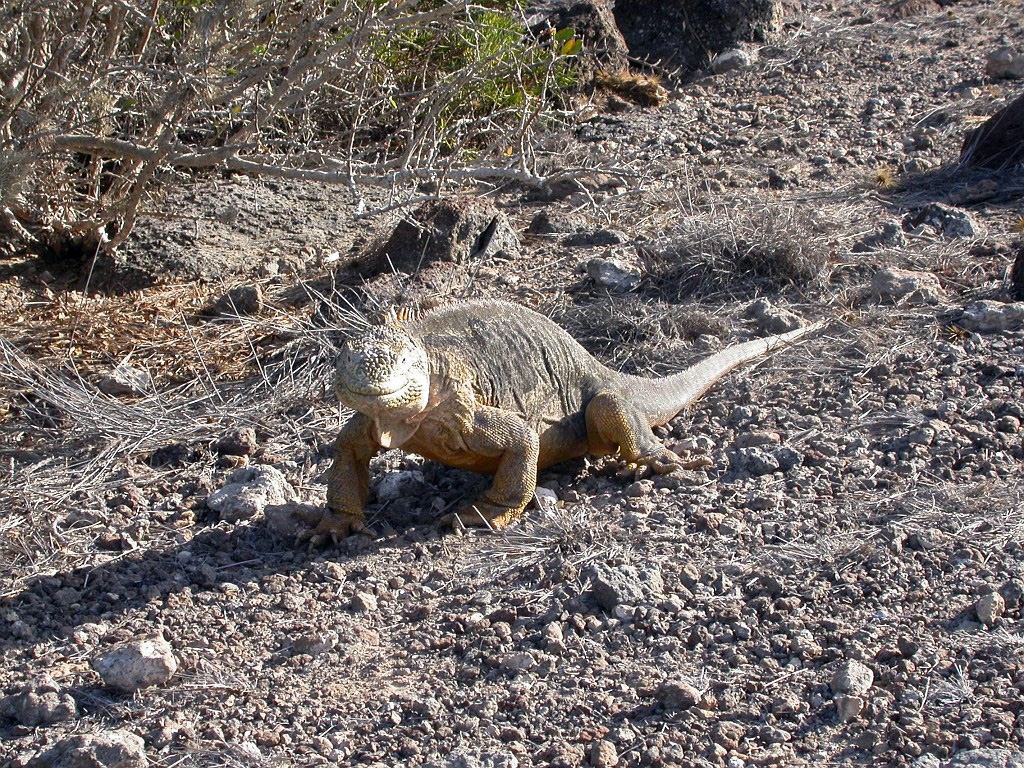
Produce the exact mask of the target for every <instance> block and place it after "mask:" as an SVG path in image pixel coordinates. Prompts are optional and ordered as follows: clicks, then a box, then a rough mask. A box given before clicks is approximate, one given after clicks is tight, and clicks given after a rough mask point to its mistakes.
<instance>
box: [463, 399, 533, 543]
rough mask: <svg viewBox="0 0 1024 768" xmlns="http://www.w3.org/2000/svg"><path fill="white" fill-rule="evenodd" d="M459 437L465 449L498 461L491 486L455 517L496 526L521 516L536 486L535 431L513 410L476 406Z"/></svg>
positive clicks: (486, 525) (465, 523)
mask: <svg viewBox="0 0 1024 768" xmlns="http://www.w3.org/2000/svg"><path fill="white" fill-rule="evenodd" d="M459 440H460V442H461V443H462V445H461V448H462V449H463V450H465V451H466V452H468V453H470V454H472V455H473V456H477V457H480V458H482V459H487V458H497V459H498V464H497V468H496V469H495V471H494V482H493V483H492V484H491V487H490V488H488V489H487V491H485V492H484V494H483V496H481V497H480V498H479V499H477V500H476V501H475V502H474V503H472V504H467V505H466V506H464V507H463V508H462V509H460V510H459V511H458V512H456V513H455V514H456V517H457V518H458V520H459V521H461V522H462V523H463V524H464V525H467V526H483V527H488V528H492V529H496V530H497V529H500V528H505V527H506V526H508V525H511V524H512V523H514V522H516V521H517V520H520V519H521V518H522V517H523V513H524V510H525V509H526V505H527V504H528V503H529V502H530V499H532V498H533V492H534V490H535V489H536V488H537V459H538V457H539V455H540V438H539V437H538V436H537V433H536V432H535V431H534V430H533V429H531V428H530V427H529V426H528V425H527V424H526V422H525V421H523V420H522V418H520V417H519V416H518V415H516V414H514V413H510V412H508V411H503V410H501V409H500V408H491V407H488V406H477V408H476V410H475V411H474V413H473V420H472V422H471V423H470V424H469V425H467V427H465V428H464V429H463V430H462V432H461V433H460V435H459Z"/></svg>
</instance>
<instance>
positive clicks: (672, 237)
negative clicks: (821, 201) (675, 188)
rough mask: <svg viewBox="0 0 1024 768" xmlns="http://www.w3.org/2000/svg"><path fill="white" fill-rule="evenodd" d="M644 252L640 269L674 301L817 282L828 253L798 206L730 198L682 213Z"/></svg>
mask: <svg viewBox="0 0 1024 768" xmlns="http://www.w3.org/2000/svg"><path fill="white" fill-rule="evenodd" d="M644 255H645V257H646V259H647V261H648V271H649V272H650V273H651V274H652V275H655V276H656V277H657V278H659V280H660V283H661V285H662V287H663V290H664V291H665V293H666V294H668V295H671V296H673V297H674V298H676V299H678V298H682V297H694V296H700V297H706V296H708V295H710V294H714V293H719V292H725V293H730V294H732V293H740V294H745V293H749V292H750V290H751V289H755V290H756V289H758V288H770V289H778V288H782V287H784V286H787V285H795V286H797V287H799V288H810V287H812V286H815V285H820V284H821V283H822V282H823V278H824V270H825V266H826V262H827V256H828V250H827V248H826V238H825V228H824V226H823V225H822V224H821V223H820V222H818V221H816V220H815V219H814V217H813V215H812V214H811V213H809V212H808V211H807V210H805V209H804V208H800V207H797V206H796V205H792V204H779V203H774V202H772V201H768V200H738V201H733V202H732V204H731V205H730V206H729V208H727V209H726V208H722V207H719V206H708V207H707V208H706V209H701V210H696V211H686V212H684V213H683V215H682V216H681V217H680V219H679V221H678V223H677V225H676V227H675V229H674V230H673V231H672V232H671V233H670V234H668V235H667V236H666V237H665V238H664V239H663V240H662V241H661V242H660V243H657V244H655V245H653V246H651V247H649V248H646V249H644Z"/></svg>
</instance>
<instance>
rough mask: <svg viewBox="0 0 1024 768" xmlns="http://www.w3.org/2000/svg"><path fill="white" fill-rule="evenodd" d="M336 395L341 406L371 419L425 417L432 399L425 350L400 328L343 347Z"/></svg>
mask: <svg viewBox="0 0 1024 768" xmlns="http://www.w3.org/2000/svg"><path fill="white" fill-rule="evenodd" d="M334 391H335V393H336V394H337V396H338V400H340V401H341V402H342V404H344V405H347V406H348V407H349V408H351V409H353V410H355V411H359V412H361V413H365V414H367V415H369V416H374V417H380V416H384V417H394V418H399V419H400V418H403V417H408V416H413V415H415V414H417V413H420V412H421V411H423V410H424V409H425V408H426V407H427V400H428V397H429V395H430V366H429V363H428V362H427V353H426V350H425V349H424V348H423V345H422V344H420V343H419V342H418V341H417V340H416V339H414V338H413V337H412V336H410V335H409V334H407V333H405V332H404V331H403V330H401V329H400V328H397V327H394V326H392V325H381V326H377V327H374V328H371V329H370V330H369V331H367V332H366V333H364V334H362V335H360V336H357V337H355V338H352V339H349V340H348V341H346V342H345V344H344V346H343V347H342V349H341V354H340V355H338V364H337V373H336V375H335V378H334Z"/></svg>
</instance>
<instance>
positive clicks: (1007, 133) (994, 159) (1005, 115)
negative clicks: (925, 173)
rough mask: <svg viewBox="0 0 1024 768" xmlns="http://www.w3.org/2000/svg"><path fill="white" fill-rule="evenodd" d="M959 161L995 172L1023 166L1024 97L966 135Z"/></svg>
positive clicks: (1018, 98) (1014, 101)
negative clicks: (1014, 166) (1013, 166)
mask: <svg viewBox="0 0 1024 768" xmlns="http://www.w3.org/2000/svg"><path fill="white" fill-rule="evenodd" d="M960 162H961V163H964V164H965V165H973V166H978V167H981V168H992V169H999V168H1005V167H1009V166H1012V165H1015V164H1017V163H1024V94H1021V95H1020V96H1018V97H1017V98H1016V99H1014V100H1013V101H1011V102H1010V103H1009V104H1007V105H1006V106H1005V107H1003V108H1002V109H1001V110H999V111H998V112H996V113H995V114H994V115H992V117H990V118H989V119H988V120H986V121H985V122H984V123H982V124H981V125H979V126H978V127H977V128H975V129H974V130H973V131H971V132H970V133H968V134H967V136H966V138H965V139H964V145H963V148H962V149H961V150H960Z"/></svg>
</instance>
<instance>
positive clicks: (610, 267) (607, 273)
mask: <svg viewBox="0 0 1024 768" xmlns="http://www.w3.org/2000/svg"><path fill="white" fill-rule="evenodd" d="M587 274H588V275H590V279H591V280H593V281H594V283H595V284H596V285H598V286H599V287H601V288H607V289H608V290H611V291H622V292H625V291H632V290H633V289H635V288H636V287H637V286H638V285H640V280H641V278H642V277H643V272H641V271H640V268H639V267H638V266H636V265H634V264H630V263H629V262H628V261H625V260H623V259H620V258H617V257H612V258H601V257H596V258H593V259H591V260H590V261H588V262H587Z"/></svg>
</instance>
